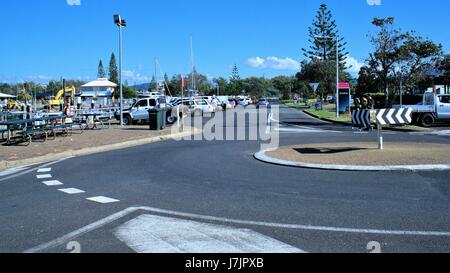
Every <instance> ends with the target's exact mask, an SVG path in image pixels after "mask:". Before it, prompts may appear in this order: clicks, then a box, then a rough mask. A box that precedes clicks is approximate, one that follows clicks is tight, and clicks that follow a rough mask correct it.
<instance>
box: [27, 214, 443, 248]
mask: <svg viewBox="0 0 450 273" xmlns="http://www.w3.org/2000/svg"><path fill="white" fill-rule="evenodd" d="M140 210H142V211H144V212H153V213H158V214H165V215H169V216H178V217H184V218H190V219H194V220H195V219H197V220H206V221H213V222H221V223H229V224H239V225H247V226H262V227H273V228H284V229H297V230H308V231H328V232H343V233H361V234H378V235H403V236H450V232H441V231H408V230H380V229H357V228H340V227H325V226H312V225H296V224H280V223H270V222H259V221H245V220H235V219H229V218H223V217H214V216H205V215H199V214H192V213H184V212H177V211H171V210H164V209H157V208H151V207H130V208H127V209H125V210H123V211H120V212H118V213H116V214H113V215H111V216H108V217H106V218H104V219H102V220H99V221H97V222H95V223H92V224H90V225H87V226H85V227H82V228H80V229H78V230H76V231H73V232H71V233H68V234H66V235H64V236H62V237H59V238H57V239H55V240H53V241H50V242H48V243H44V244H42V245H39V246H36V247H33V248H31V249H28V250H26V251H24V253H36V252H42V251H45V250H47V249H51V248H54V247H57V246H60V245H63V244H64V243H66V242H69V241H72V240H73V239H75V238H77V237H80V236H82V235H84V234H86V233H89V232H91V231H93V230H96V229H98V228H101V227H103V226H105V225H108V224H111V223H113V222H115V221H117V220H119V219H120V218H123V217H125V216H127V215H129V214H131V213H134V212H136V211H140Z"/></svg>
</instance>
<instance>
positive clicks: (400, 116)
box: [395, 109, 406, 123]
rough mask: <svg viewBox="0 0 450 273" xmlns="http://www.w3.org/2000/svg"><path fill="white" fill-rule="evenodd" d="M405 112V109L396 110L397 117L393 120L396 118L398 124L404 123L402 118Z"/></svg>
mask: <svg viewBox="0 0 450 273" xmlns="http://www.w3.org/2000/svg"><path fill="white" fill-rule="evenodd" d="M405 110H406V109H398V112H397V115H396V116H395V118H396V119H397V120H398V122H400V123H406V121H405V120H403V117H402V115H403V112H404V111H405Z"/></svg>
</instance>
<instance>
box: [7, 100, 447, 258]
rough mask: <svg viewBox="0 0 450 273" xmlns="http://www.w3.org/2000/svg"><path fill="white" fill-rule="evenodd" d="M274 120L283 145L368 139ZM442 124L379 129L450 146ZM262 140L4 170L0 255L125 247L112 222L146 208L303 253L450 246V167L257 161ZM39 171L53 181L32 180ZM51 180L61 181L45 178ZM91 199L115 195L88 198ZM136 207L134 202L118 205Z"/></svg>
mask: <svg viewBox="0 0 450 273" xmlns="http://www.w3.org/2000/svg"><path fill="white" fill-rule="evenodd" d="M279 121H280V127H279V134H280V144H281V145H290V144H299V143H324V142H327V143H329V142H333V141H339V142H340V141H345V142H352V141H374V143H376V134H375V133H374V134H364V133H355V132H354V131H353V130H351V128H346V127H342V126H335V125H332V124H328V123H325V122H322V121H318V120H315V119H313V118H310V117H308V116H306V115H305V114H303V113H301V112H299V111H297V110H293V109H288V108H285V107H281V109H280V116H279ZM250 126H252V125H250ZM225 129H226V130H228V129H230V128H228V127H227V126H225ZM447 131H448V128H446V127H439V128H436V132H434V133H432V134H425V135H422V134H415V133H402V132H386V135H385V141H386V142H404V141H414V142H433V143H443V144H450V135H449V134H448V132H447ZM260 147H261V145H260V142H259V141H205V140H201V141H168V142H162V143H156V144H151V145H145V146H140V147H135V148H130V149H125V150H120V151H113V152H107V153H102V154H96V155H90V156H85V157H79V158H70V159H67V160H64V161H62V162H58V163H55V164H53V165H51V166H47V167H46V168H51V169H47V170H45V168H44V167H39V166H33V167H27V168H25V169H23V170H18V171H17V172H16V173H15V174H14V171H11V172H10V173H9V174H8V173H7V174H5V173H0V189H1V190H0V219H2V221H1V223H0V252H24V251H27V250H31V251H38V252H69V250H68V243H69V242H72V241H76V244H79V246H81V251H82V252H133V251H134V250H135V249H134V248H133V247H132V246H130V244H129V243H127V242H124V241H123V240H120V239H118V237H117V236H116V235H117V234H116V231H117V228H118V227H120V226H122V225H124V224H125V223H127V222H129V221H131V220H133V219H136V217H138V216H142V215H154V216H163V217H167V218H171V219H178V220H192V221H196V222H198V223H203V224H214V225H220V226H222V227H229V228H238V229H249V230H252V231H254V232H257V233H258V234H261V235H263V236H267V237H269V238H272V239H274V240H277V241H279V242H281V243H284V244H287V245H289V246H292V247H295V248H298V249H300V250H303V251H307V252H368V250H367V245H368V243H369V242H372V241H375V242H378V243H379V244H380V246H381V251H383V252H450V199H449V198H450V183H449V181H450V179H449V178H450V173H449V172H340V171H323V170H310V169H299V168H289V167H280V166H274V165H270V164H265V163H262V162H259V161H257V160H255V159H254V158H253V154H254V153H255V152H257V151H259V149H260ZM449 159H450V158H449ZM34 168H36V169H34ZM38 169H41V171H42V172H41V173H38V172H37V171H38ZM27 170H28V171H29V172H25V173H23V172H24V171H27ZM46 174H47V175H48V174H50V175H51V178H50V177H47V178H45V177H44V178H38V177H37V175H46ZM54 180H57V181H58V182H60V183H62V184H63V185H55V186H46V185H44V184H43V183H42V182H48V181H53V182H54ZM61 189H63V190H65V189H72V190H73V189H78V190H81V191H83V192H80V193H75V194H67V193H64V192H61V191H59V190H61ZM99 196H102V197H107V198H111V199H113V200H109V199H99V200H98V201H115V202H112V203H106V204H102V203H99V202H95V201H90V200H87V199H86V198H91V197H99ZM132 207H140V208H142V209H131V210H130V209H129V210H128V211H125V212H124V210H126V209H128V208H132ZM121 212H123V213H121ZM116 213H121V214H120V215H116V216H117V217H116V216H111V215H114V214H116ZM183 213H184V214H183ZM186 213H187V214H186ZM206 216H208V217H206ZM107 217H110V218H107ZM105 218H106V219H105ZM102 219H103V220H102ZM93 223H94V225H92V224H93ZM177 232H178V233H189V232H190V231H189V230H179V231H177ZM178 235H179V236H181V237H183V236H184V235H185V234H181V235H180V234H178ZM63 236H65V237H63ZM55 239H58V240H56V241H55ZM150 239H151V238H150ZM47 242H50V243H49V244H47V245H45V243H47ZM69 246H71V245H69ZM36 247H37V248H36ZM69 249H70V247H69ZM266 251H269V252H270V249H266Z"/></svg>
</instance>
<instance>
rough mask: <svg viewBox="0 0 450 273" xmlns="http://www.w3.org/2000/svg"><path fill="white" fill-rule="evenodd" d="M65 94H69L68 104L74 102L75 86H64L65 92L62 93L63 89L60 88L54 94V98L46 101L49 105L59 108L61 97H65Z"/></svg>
mask: <svg viewBox="0 0 450 273" xmlns="http://www.w3.org/2000/svg"><path fill="white" fill-rule="evenodd" d="M66 94H70V104H71V105H73V104H74V102H75V87H74V86H72V87H70V88H66V92H65V93H64V89H61V90H59V91H58V93H57V94H56V96H55V98H53V99H51V100H49V101H48V104H49V106H50V107H55V108H59V106H60V105H61V99H64V100H65V99H67V98H66Z"/></svg>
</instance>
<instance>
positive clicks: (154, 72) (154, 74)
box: [153, 57, 158, 92]
mask: <svg viewBox="0 0 450 273" xmlns="http://www.w3.org/2000/svg"><path fill="white" fill-rule="evenodd" d="M153 61H154V66H155V68H154V71H153V78H154V79H155V83H156V90H155V92H157V91H158V79H157V78H156V77H157V74H156V57H155V58H154V60H153Z"/></svg>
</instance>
